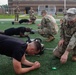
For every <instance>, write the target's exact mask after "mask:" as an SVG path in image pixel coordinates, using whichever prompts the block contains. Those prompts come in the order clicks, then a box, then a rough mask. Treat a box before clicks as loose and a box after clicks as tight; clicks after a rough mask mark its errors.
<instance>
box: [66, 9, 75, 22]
mask: <svg viewBox="0 0 76 75" xmlns="http://www.w3.org/2000/svg"><path fill="white" fill-rule="evenodd" d="M65 19H66V20H68V21H74V20H76V8H69V9H68V10H67V12H66V16H65Z"/></svg>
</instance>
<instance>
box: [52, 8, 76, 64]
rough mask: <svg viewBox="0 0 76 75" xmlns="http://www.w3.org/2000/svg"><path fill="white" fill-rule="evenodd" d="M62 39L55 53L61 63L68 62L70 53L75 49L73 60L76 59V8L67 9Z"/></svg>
mask: <svg viewBox="0 0 76 75" xmlns="http://www.w3.org/2000/svg"><path fill="white" fill-rule="evenodd" d="M60 29H61V32H60V37H61V39H60V41H59V43H58V46H57V47H56V48H55V49H54V51H53V53H54V55H55V56H56V57H58V58H60V62H61V63H63V64H64V63H66V62H67V59H68V55H69V53H70V52H72V51H73V55H72V60H73V61H76V8H70V9H68V10H67V13H66V15H65V16H64V19H63V20H61V28H60Z"/></svg>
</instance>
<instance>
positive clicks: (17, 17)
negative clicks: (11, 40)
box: [14, 6, 20, 21]
mask: <svg viewBox="0 0 76 75" xmlns="http://www.w3.org/2000/svg"><path fill="white" fill-rule="evenodd" d="M19 12H20V9H19V7H18V6H17V7H16V8H15V10H14V13H15V21H18V20H19Z"/></svg>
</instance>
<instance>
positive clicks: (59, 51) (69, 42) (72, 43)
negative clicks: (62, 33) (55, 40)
mask: <svg viewBox="0 0 76 75" xmlns="http://www.w3.org/2000/svg"><path fill="white" fill-rule="evenodd" d="M68 48H69V49H70V51H71V52H72V53H73V55H76V37H75V35H73V36H72V38H71V39H69V38H66V39H65V42H64V44H63V45H62V46H57V47H56V48H55V49H54V50H53V53H54V55H55V56H57V57H59V58H60V57H61V56H62V55H63V54H64V52H65V50H66V49H68Z"/></svg>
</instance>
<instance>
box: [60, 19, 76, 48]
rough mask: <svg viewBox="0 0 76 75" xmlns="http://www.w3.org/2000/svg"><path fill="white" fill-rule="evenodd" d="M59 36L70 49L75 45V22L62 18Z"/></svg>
mask: <svg viewBox="0 0 76 75" xmlns="http://www.w3.org/2000/svg"><path fill="white" fill-rule="evenodd" d="M60 37H61V39H62V38H63V39H64V41H65V42H64V43H65V45H68V47H70V48H71V49H72V48H74V46H76V22H75V23H74V22H67V21H65V20H63V23H62V24H61V27H60ZM71 40H72V41H71Z"/></svg>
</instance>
